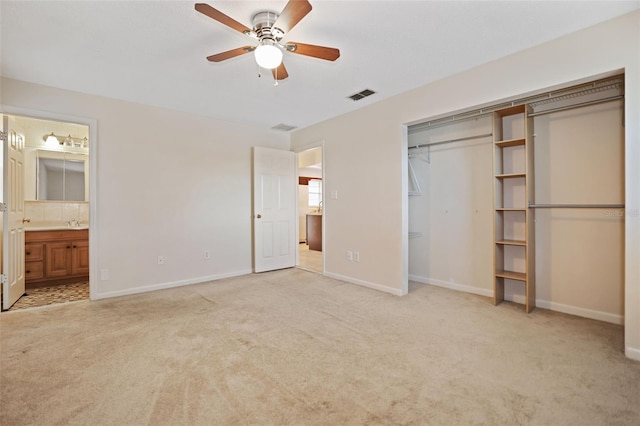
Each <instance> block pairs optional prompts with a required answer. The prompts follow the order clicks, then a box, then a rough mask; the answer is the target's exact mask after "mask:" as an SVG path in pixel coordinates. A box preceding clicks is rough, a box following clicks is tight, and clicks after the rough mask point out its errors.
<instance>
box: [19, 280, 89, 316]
mask: <svg viewBox="0 0 640 426" xmlns="http://www.w3.org/2000/svg"><path fill="white" fill-rule="evenodd" d="M78 300H89V283H88V282H84V283H74V284H62V285H57V286H52V287H41V288H32V289H27V294H26V295H24V296H22V297H21V298H20V299H18V301H17V302H16V303H15V304H14V305H13V306H12V307H11V308H10V309H9V311H17V310H18V309H25V308H34V307H37V306H45V305H52V304H54V303H66V302H75V301H78Z"/></svg>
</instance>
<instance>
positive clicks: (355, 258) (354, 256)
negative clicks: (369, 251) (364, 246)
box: [353, 251, 360, 262]
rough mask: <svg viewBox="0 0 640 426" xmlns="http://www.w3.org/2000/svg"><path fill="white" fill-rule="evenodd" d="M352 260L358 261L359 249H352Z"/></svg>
mask: <svg viewBox="0 0 640 426" xmlns="http://www.w3.org/2000/svg"><path fill="white" fill-rule="evenodd" d="M353 260H354V261H356V262H360V252H359V251H354V252H353Z"/></svg>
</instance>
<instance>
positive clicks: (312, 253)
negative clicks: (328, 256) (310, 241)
mask: <svg viewBox="0 0 640 426" xmlns="http://www.w3.org/2000/svg"><path fill="white" fill-rule="evenodd" d="M298 267H299V268H300V269H305V270H307V271H312V272H317V273H320V274H321V273H322V252H321V251H316V250H309V246H308V245H306V244H299V248H298Z"/></svg>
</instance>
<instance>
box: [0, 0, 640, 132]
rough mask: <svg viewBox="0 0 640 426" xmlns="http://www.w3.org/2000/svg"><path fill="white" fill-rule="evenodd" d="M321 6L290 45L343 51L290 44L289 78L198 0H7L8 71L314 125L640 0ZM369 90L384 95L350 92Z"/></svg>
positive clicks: (230, 7) (247, 117)
mask: <svg viewBox="0 0 640 426" xmlns="http://www.w3.org/2000/svg"><path fill="white" fill-rule="evenodd" d="M200 1H203V0H200ZM310 2H311V4H312V6H313V10H312V11H311V12H310V13H309V14H308V15H307V16H306V17H305V18H304V19H303V20H302V21H301V22H300V23H299V24H298V25H297V26H296V27H295V28H294V29H293V30H292V31H291V32H290V33H289V34H287V35H285V38H284V40H283V41H297V42H302V43H310V44H318V45H324V46H331V47H337V48H339V49H340V51H341V57H340V58H339V59H338V60H337V61H335V62H327V61H322V60H319V59H314V58H308V57H305V56H301V55H294V54H291V53H286V54H285V64H286V67H287V69H288V71H289V78H288V79H287V80H284V81H282V82H280V84H279V86H277V87H275V86H274V85H273V79H272V77H271V75H270V73H269V72H267V73H265V75H263V76H262V78H258V76H257V66H256V64H255V62H254V59H253V57H252V55H250V54H249V55H244V56H241V57H238V58H234V59H231V60H228V61H225V62H222V63H210V62H208V61H207V60H206V59H205V58H206V57H207V56H208V55H211V54H214V53H219V52H222V51H226V50H229V49H233V48H236V47H240V46H244V45H248V44H252V41H251V39H249V38H247V37H246V36H243V35H242V34H240V33H238V32H236V31H234V30H232V29H230V28H228V27H226V26H224V25H222V24H220V23H218V22H216V21H213V20H212V19H210V18H208V17H206V16H204V15H202V14H200V13H198V12H196V11H195V10H194V4H195V1H108V2H98V1H82V2H81V1H70V2H63V1H11V0H2V2H1V3H0V4H1V6H0V8H1V9H0V13H1V34H0V35H1V48H2V50H1V54H2V56H1V59H2V66H1V70H2V75H3V76H6V77H10V78H15V79H19V80H25V81H29V82H34V83H39V84H44V85H49V86H54V87H60V88H64V89H69V90H75V91H79V92H84V93H90V94H95V95H102V96H107V97H111V98H117V99H124V100H128V101H132V102H138V103H142V104H147V105H155V106H159V107H165V108H169V109H174V110H180V111H185V112H191V113H195V114H200V115H206V116H211V117H216V118H220V119H224V120H230V121H239V122H244V123H251V124H256V125H259V126H265V127H269V128H270V127H272V126H274V125H277V124H280V123H285V124H289V125H294V126H297V127H298V128H301V127H305V126H309V125H311V124H314V123H317V122H320V121H323V120H325V119H328V118H331V117H335V116H337V115H340V114H343V113H345V112H348V111H352V110H354V109H357V108H360V107H362V106H365V105H368V104H371V103H373V102H377V101H379V100H381V99H384V98H387V97H390V96H393V95H396V94H398V93H401V92H404V91H407V90H409V89H412V88H415V87H418V86H421V85H424V84H427V83H429V82H432V81H435V80H438V79H441V78H444V77H447V76H449V75H452V74H455V73H458V72H461V71H464V70H467V69H469V68H472V67H474V66H477V65H479V64H483V63H486V62H489V61H492V60H494V59H497V58H500V57H503V56H506V55H509V54H511V53H514V52H517V51H520V50H523V49H526V48H528V47H532V46H535V45H538V44H541V43H543V42H545V41H548V40H551V39H554V38H557V37H559V36H562V35H563V34H567V33H571V32H574V31H577V30H579V29H581V28H585V27H588V26H591V25H594V24H596V23H598V22H601V21H605V20H607V19H610V18H613V17H615V16H619V15H622V14H625V13H627V12H630V11H632V10H635V9H638V8H640V1H467V2H461V1H356V0H352V1H324V0H310ZM208 3H209V4H210V5H212V6H213V7H215V8H217V9H219V10H220V11H221V12H223V13H225V14H227V15H229V16H230V17H232V18H234V19H235V20H237V21H239V22H241V23H243V24H245V25H246V26H249V27H250V26H251V16H252V15H253V14H254V13H255V12H256V11H259V10H264V9H269V10H274V11H278V12H279V11H281V10H282V9H283V8H284V6H285V4H286V0H281V1H259V2H258V1H209V2H208ZM570 54H571V52H567V55H570ZM546 65H549V64H546ZM365 88H369V89H373V90H375V91H377V92H378V93H377V94H375V95H373V96H371V97H369V98H366V99H364V100H361V101H359V102H354V101H351V100H350V99H346V97H347V96H349V95H351V94H353V93H355V92H358V91H360V90H362V89H365Z"/></svg>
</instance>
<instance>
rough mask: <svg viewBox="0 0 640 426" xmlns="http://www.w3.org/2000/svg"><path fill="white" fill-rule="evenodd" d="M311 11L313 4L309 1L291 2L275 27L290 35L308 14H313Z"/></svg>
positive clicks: (295, 0) (277, 20) (292, 0)
mask: <svg viewBox="0 0 640 426" xmlns="http://www.w3.org/2000/svg"><path fill="white" fill-rule="evenodd" d="M311 9H312V8H311V3H309V2H308V1H307V0H289V3H287V5H286V6H285V7H284V9H283V10H282V13H281V14H280V16H278V19H276V22H275V23H274V24H273V26H274V27H275V28H280V29H281V30H282V31H283V32H284V33H288V32H289V31H291V29H292V28H293V27H295V26H296V24H297V23H298V22H300V21H301V20H302V18H304V17H305V16H307V13H309V12H311Z"/></svg>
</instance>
